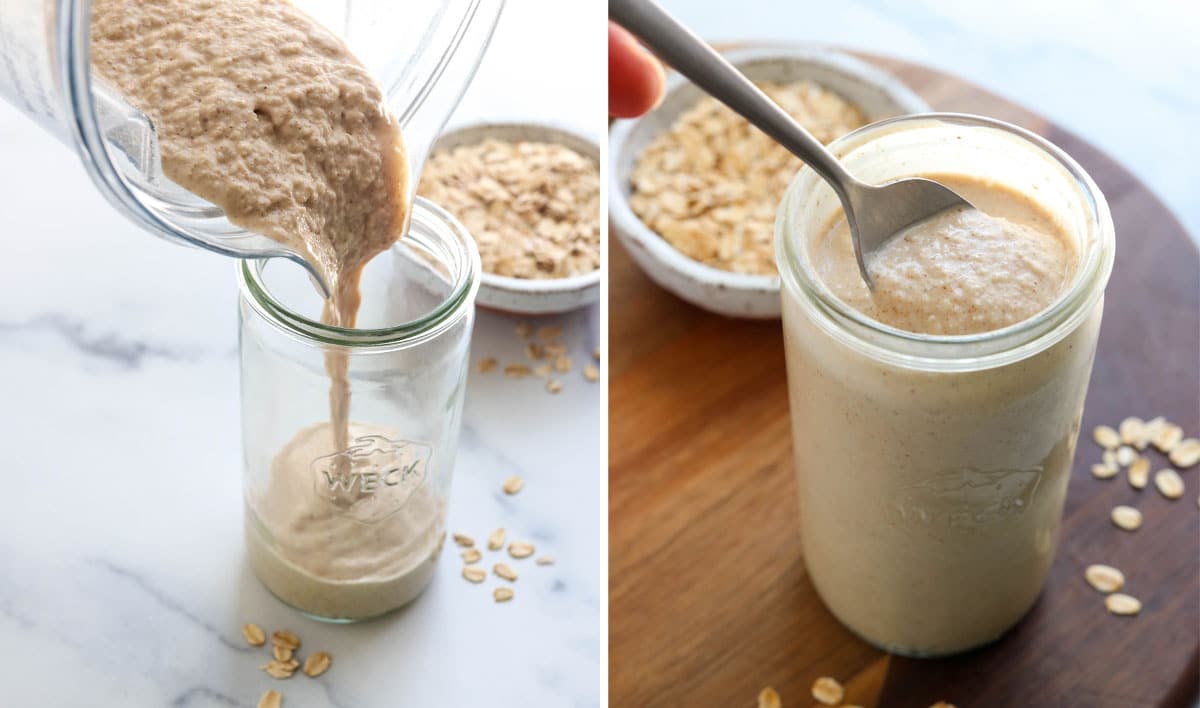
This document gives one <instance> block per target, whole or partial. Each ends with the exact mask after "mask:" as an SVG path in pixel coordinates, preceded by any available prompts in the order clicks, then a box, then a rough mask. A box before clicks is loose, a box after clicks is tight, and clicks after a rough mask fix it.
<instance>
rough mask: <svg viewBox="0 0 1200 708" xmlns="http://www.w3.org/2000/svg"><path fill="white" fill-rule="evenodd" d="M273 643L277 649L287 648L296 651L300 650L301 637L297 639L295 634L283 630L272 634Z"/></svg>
mask: <svg viewBox="0 0 1200 708" xmlns="http://www.w3.org/2000/svg"><path fill="white" fill-rule="evenodd" d="M271 643H272V644H274V645H275V646H277V647H287V648H288V649H292V650H295V649H299V648H300V637H297V636H296V635H295V633H293V632H291V631H289V630H286V629H281V630H279V631H278V632H274V633H273V634H271Z"/></svg>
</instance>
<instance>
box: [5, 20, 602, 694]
mask: <svg viewBox="0 0 1200 708" xmlns="http://www.w3.org/2000/svg"><path fill="white" fill-rule="evenodd" d="M553 5H554V4H553V3H552V2H548V1H547V2H537V3H534V2H529V3H528V4H525V3H524V0H523V2H522V3H510V8H509V11H508V16H506V17H505V18H503V20H502V21H501V25H500V28H499V30H498V32H497V35H496V38H495V41H494V44H493V51H492V53H491V54H490V55H489V57H488V60H487V62H488V63H487V64H486V65H485V67H484V68H483V69H482V70H481V72H480V74H479V81H480V82H482V83H478V82H477V86H476V87H475V88H472V89H471V91H470V94H469V95H468V97H467V99H468V100H467V101H466V102H465V103H464V104H463V107H462V109H461V110H460V111H459V113H457V114H456V115H455V117H454V122H456V123H463V122H470V121H472V120H479V119H483V118H492V117H521V118H532V119H538V120H553V121H555V122H558V123H559V124H564V125H567V126H569V127H574V128H576V129H577V130H579V131H581V132H585V133H590V134H592V135H593V136H594V137H597V138H599V137H600V136H602V134H603V130H604V127H603V123H602V122H600V121H597V120H596V116H601V115H603V113H602V112H601V111H603V103H604V100H605V97H604V95H603V93H602V89H601V88H600V87H601V86H603V80H602V76H603V74H602V73H599V72H602V71H603V69H602V65H599V64H597V66H596V72H597V74H596V75H595V76H594V77H593V81H592V84H591V86H590V87H589V86H587V85H585V84H583V83H580V82H579V81H578V77H577V76H575V75H572V77H571V78H572V79H573V83H572V84H571V85H570V86H567V75H568V71H569V67H561V68H555V67H549V68H547V67H542V66H540V65H539V64H538V63H537V62H539V61H540V59H539V58H538V57H537V56H535V55H534V54H533V53H532V52H530V51H528V50H527V49H526V48H525V44H527V42H525V41H524V40H523V39H522V36H521V32H522V29H523V28H524V27H527V26H528V23H529V22H530V21H532V20H531V16H536V19H537V21H545V22H554V23H555V26H556V27H558V28H559V31H560V32H562V33H563V34H561V35H556V38H555V40H554V41H556V42H560V43H561V42H568V41H570V37H571V36H572V32H574V33H576V34H575V38H576V40H575V41H578V36H579V33H581V32H583V33H591V34H593V35H595V42H594V47H589V48H588V51H594V52H597V53H599V52H602V51H603V44H602V42H603V37H602V35H600V34H599V33H598V32H596V31H595V30H594V29H593V28H594V27H595V26H596V25H597V24H598V23H599V21H600V17H599V12H597V15H598V16H597V17H596V18H578V19H572V18H571V17H569V16H568V15H570V14H571V13H570V11H569V10H565V9H564V10H562V11H559V12H558V13H557V16H556V15H555V8H554V7H553ZM585 20H587V22H588V25H587V27H586V29H585V28H584V24H585ZM597 56H600V54H597ZM526 67H528V69H527V68H526ZM525 70H528V71H541V72H543V73H545V72H546V71H549V72H550V74H549V76H550V77H551V79H552V80H560V82H561V83H562V84H563V86H564V88H562V89H561V90H562V91H564V92H567V94H568V99H569V98H571V96H570V92H571V91H574V92H575V94H576V95H575V96H574V98H576V99H577V100H574V101H571V100H567V101H565V102H563V103H559V102H558V101H555V102H553V103H551V102H550V101H548V100H543V101H541V103H537V102H531V103H528V104H525V105H524V108H523V110H518V107H519V106H520V103H519V102H518V103H504V104H503V105H501V104H500V103H498V102H497V100H495V99H494V98H493V97H494V96H496V95H498V94H500V93H502V92H501V91H500V90H499V89H497V87H496V85H495V82H497V81H499V80H501V79H503V77H505V76H507V75H511V74H512V73H514V72H517V71H525ZM554 71H559V72H560V73H559V74H558V75H555V74H554V73H553V72H554ZM560 98H561V97H560ZM514 100H518V101H519V96H517V97H516V98H515V99H514ZM563 105H566V106H569V109H568V110H565V111H557V110H555V108H556V107H559V106H563ZM492 109H496V110H492ZM497 114H499V115H497ZM0 156H3V166H4V167H3V169H0V213H2V214H3V215H4V225H5V229H4V237H3V239H2V241H0V243H2V244H3V245H2V246H0V248H2V249H3V250H2V252H3V257H0V282H2V283H3V284H4V285H3V288H4V294H5V296H4V297H3V298H0V396H2V397H0V401H2V403H0V454H3V456H4V458H6V465H5V468H6V470H7V474H6V477H5V487H6V488H5V492H4V498H5V500H6V504H5V510H4V511H3V513H0V656H3V657H4V662H3V664H2V668H0V681H2V682H3V685H4V687H3V690H2V691H0V694H2V695H3V699H0V703H3V704H4V705H12V706H18V705H23V706H29V705H39V706H51V707H55V708H57V707H67V706H71V707H75V706H88V707H91V706H122V707H129V708H135V707H139V708H140V707H141V706H177V707H186V708H208V707H210V706H254V705H256V704H257V701H258V699H259V697H260V696H261V695H262V693H263V692H264V691H265V690H267V689H268V688H274V689H277V690H280V691H281V692H282V693H284V695H285V698H286V702H285V705H286V706H305V707H316V708H321V707H325V706H340V707H346V708H350V707H353V708H370V707H372V706H379V707H381V708H382V707H387V708H394V707H395V706H400V705H404V706H495V707H497V708H506V707H510V706H511V707H514V708H516V707H520V708H525V707H528V706H572V707H574V706H578V707H580V708H586V707H590V706H598V705H600V701H601V698H600V697H601V690H602V689H601V677H602V664H603V658H604V655H605V654H604V649H603V646H604V644H603V641H602V637H601V632H602V626H601V623H600V616H601V611H602V608H603V605H604V587H605V582H604V581H605V579H604V577H603V568H604V565H603V563H602V558H603V549H604V548H605V545H604V541H603V528H604V519H605V515H604V512H603V508H604V507H603V503H604V502H603V500H604V499H605V495H606V488H605V482H604V479H605V478H604V473H603V470H602V468H601V437H600V430H601V410H602V404H601V401H602V391H603V390H604V389H603V388H602V386H601V385H599V384H592V383H588V382H586V381H584V380H583V378H582V377H581V376H580V374H579V372H578V368H577V369H576V371H575V372H573V373H572V374H571V375H568V376H565V377H564V381H565V383H566V387H565V389H564V390H563V391H562V393H560V394H558V395H550V394H548V393H547V392H546V391H545V390H544V389H543V388H542V385H541V382H540V381H536V380H523V381H520V380H513V379H509V378H505V377H504V376H502V375H501V374H500V372H493V373H490V374H486V375H480V374H478V373H475V372H474V371H473V372H472V374H471V377H470V381H469V384H468V387H467V392H466V408H465V414H464V423H463V433H462V439H461V446H460V450H459V455H458V461H457V465H456V471H455V478H454V483H453V487H452V492H451V500H450V509H449V530H451V531H457V530H461V531H465V532H468V533H471V534H473V535H474V536H475V537H476V538H477V539H482V538H483V537H484V536H485V535H486V534H487V532H488V531H490V530H491V529H492V528H494V527H497V526H504V527H506V528H508V529H509V531H510V533H512V534H515V535H519V536H521V537H527V538H529V539H531V540H533V541H535V542H536V543H537V546H538V550H539V553H542V552H546V553H549V554H552V555H553V556H554V557H555V558H556V559H557V561H558V562H557V565H554V566H550V567H536V566H534V565H533V563H532V561H531V560H530V561H522V562H520V563H521V565H520V566H519V567H518V570H519V572H521V578H520V580H518V581H517V583H516V585H515V586H514V587H515V589H516V593H517V594H516V597H515V599H514V600H513V601H512V602H510V603H507V604H504V605H497V604H496V603H495V602H494V601H493V600H492V597H491V588H492V586H493V585H495V583H494V582H492V581H489V582H487V583H485V584H483V585H473V584H470V583H468V582H466V581H465V580H463V579H462V578H461V576H460V575H459V573H460V571H461V568H462V563H461V561H460V560H459V559H458V557H457V549H455V548H454V547H453V544H452V543H447V547H446V553H445V554H444V555H443V559H442V563H441V564H440V566H439V567H438V570H437V573H436V577H435V578H434V581H433V583H432V585H431V586H430V587H429V589H428V591H427V592H426V593H425V594H424V595H423V596H422V597H420V598H419V599H418V600H417V601H416V602H415V603H414V604H413V605H411V606H410V607H409V608H407V609H405V610H402V611H401V612H399V613H396V614H393V615H391V616H388V617H385V618H383V619H380V620H376V621H373V622H369V623H365V624H362V625H354V626H334V625H324V624H321V623H318V622H314V621H311V620H308V619H305V618H303V617H301V616H300V615H298V614H297V613H296V612H294V611H292V610H290V609H288V608H286V607H284V606H283V605H281V604H280V603H279V602H277V601H276V600H274V599H273V598H272V597H271V596H270V595H268V593H267V591H266V590H265V589H263V587H262V586H261V585H260V584H259V583H258V582H257V580H256V579H255V578H254V576H253V574H252V573H251V572H250V570H249V568H248V566H247V564H246V562H245V561H244V559H243V552H242V531H241V528H242V527H241V524H242V518H241V515H242V506H241V463H240V459H241V458H240V426H239V410H238V383H237V330H236V302H237V292H236V284H235V279H234V263H233V262H232V261H230V260H228V259H225V258H222V257H219V256H216V255H212V254H208V253H203V252H200V251H195V250H189V249H185V248H181V247H178V246H175V245H170V244H167V243H165V242H162V241H157V240H155V239H152V238H150V237H148V236H147V235H146V234H144V233H142V232H140V231H138V230H136V229H135V228H133V227H132V226H130V225H129V224H128V223H127V222H126V221H125V220H124V219H123V218H122V217H121V216H119V215H118V214H116V213H115V212H114V211H113V210H112V209H111V208H110V207H109V206H108V205H107V203H105V202H104V201H103V200H102V198H101V197H100V196H99V195H98V194H97V193H96V192H95V190H94V189H93V188H92V185H91V184H90V183H89V181H88V178H87V177H86V175H85V174H84V172H83V170H82V169H81V168H80V166H79V164H78V158H76V157H75V156H74V155H73V154H72V153H71V152H70V151H69V150H67V149H66V148H64V147H63V146H62V145H60V144H58V143H56V142H55V141H54V140H53V139H52V138H50V137H49V136H48V135H46V134H44V133H43V132H42V131H41V130H39V129H38V128H37V127H36V126H34V125H33V124H32V123H30V122H28V121H26V120H25V119H24V118H22V117H21V116H19V115H18V114H17V113H16V112H15V111H13V110H12V109H11V108H9V107H8V106H7V105H3V104H0ZM549 323H559V324H562V325H563V326H564V330H565V334H564V339H565V340H566V341H568V342H570V344H571V346H572V350H573V351H574V352H577V353H580V355H577V357H576V359H577V361H578V360H581V359H583V358H584V356H582V353H583V352H591V351H592V349H593V347H595V346H596V345H597V344H598V343H599V342H598V341H597V338H598V333H599V331H600V323H599V312H598V308H595V307H593V308H591V309H589V310H584V311H580V312H576V313H574V314H572V315H569V316H563V317H557V318H551V319H548V320H544V321H539V322H538V324H549ZM515 324H516V320H515V319H512V318H509V317H503V316H498V315H494V314H487V313H481V315H480V316H479V318H478V320H477V323H476V329H475V334H474V339H473V342H472V358H473V360H478V359H479V358H482V357H485V356H495V357H498V358H500V360H501V362H502V363H504V362H509V361H519V360H521V359H523V357H524V354H523V349H522V345H521V343H520V342H519V340H518V338H517V336H516V334H515V333H514V326H515ZM577 367H578V364H577ZM516 472H519V473H520V474H521V475H522V476H523V477H524V478H525V480H526V487H525V489H524V490H523V491H522V492H521V493H520V494H518V495H516V496H513V497H508V496H505V495H504V494H503V493H502V492H501V490H500V485H501V483H502V481H503V480H504V479H505V478H506V477H507V476H508V475H509V474H512V473H516ZM514 565H516V564H514ZM244 622H256V623H258V624H260V625H261V626H263V627H264V628H266V629H268V631H269V630H271V629H277V628H282V627H288V628H291V629H292V630H294V631H295V632H297V633H298V634H299V635H300V636H301V638H302V639H303V641H304V647H305V649H307V650H313V651H315V650H321V649H323V650H326V651H329V652H330V653H331V654H333V656H334V665H333V668H332V669H331V670H330V671H329V672H328V673H327V674H325V675H324V676H322V677H321V678H320V679H318V680H311V679H308V678H306V677H304V676H299V675H298V676H296V677H294V678H292V679H291V680H289V681H276V680H274V679H271V678H269V677H268V676H267V675H266V674H265V673H263V672H262V671H260V670H259V668H258V667H259V666H260V665H261V664H263V663H265V656H266V654H265V650H261V649H259V650H251V649H250V648H249V647H247V646H246V645H245V643H244V642H243V640H242V638H241V634H240V627H241V625H242V623H244ZM303 653H305V652H302V654H303Z"/></svg>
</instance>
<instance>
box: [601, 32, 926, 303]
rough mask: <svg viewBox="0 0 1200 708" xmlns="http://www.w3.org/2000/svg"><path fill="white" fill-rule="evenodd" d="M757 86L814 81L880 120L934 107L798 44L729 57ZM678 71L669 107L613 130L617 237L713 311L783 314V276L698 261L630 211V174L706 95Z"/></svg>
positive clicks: (660, 279) (843, 58) (665, 283)
mask: <svg viewBox="0 0 1200 708" xmlns="http://www.w3.org/2000/svg"><path fill="white" fill-rule="evenodd" d="M724 54H725V56H726V57H727V58H728V59H729V60H730V61H731V62H733V64H734V65H735V66H737V67H738V68H739V69H741V70H742V72H743V73H745V74H746V75H747V76H749V77H750V78H751V79H755V80H757V81H781V82H789V81H800V80H803V79H808V80H811V81H813V82H815V83H818V84H820V85H822V86H825V87H826V88H828V89H830V90H832V91H834V92H836V93H838V94H840V95H841V96H843V97H844V98H846V99H847V100H849V101H850V102H852V103H854V104H856V105H858V107H859V108H861V109H862V111H863V113H865V114H866V116H867V120H868V121H870V122H874V121H877V120H882V119H884V118H891V117H893V116H897V115H904V114H908V113H924V112H927V111H928V110H929V106H928V105H927V104H926V103H925V102H924V101H922V100H921V99H920V98H919V97H918V96H917V95H916V94H915V93H913V92H912V91H911V90H910V89H909V88H908V87H907V86H905V85H904V84H902V83H900V82H899V81H897V80H896V79H894V78H892V77H891V76H889V75H888V74H886V73H884V72H883V71H881V70H880V69H877V68H875V67H873V66H870V65H868V64H866V63H864V62H862V61H859V60H858V59H855V58H854V57H851V56H848V55H845V54H840V53H837V52H832V51H828V50H820V49H804V48H798V47H796V48H792V47H773V48H754V49H739V50H733V51H728V52H725V53H724ZM701 95H702V94H701V92H700V89H698V88H696V87H695V86H694V85H692V83H691V82H689V81H687V80H686V79H684V78H683V77H681V76H679V75H678V74H674V75H672V76H671V78H670V80H669V81H668V83H667V95H666V98H665V99H664V100H663V102H662V104H661V105H660V106H659V107H658V108H656V109H654V110H653V111H651V112H650V113H648V114H647V115H644V116H642V117H641V118H637V119H635V120H620V121H616V122H615V123H613V125H612V129H611V130H610V132H609V141H608V146H609V150H608V154H609V165H610V166H609V171H608V175H609V176H608V185H609V192H608V194H609V197H608V212H609V226H610V229H609V231H610V233H612V234H615V235H616V237H617V238H619V239H620V240H621V243H622V244H623V245H624V246H625V248H626V250H628V251H629V254H630V255H631V256H632V257H633V260H634V261H635V262H637V264H638V266H639V267H641V269H642V270H643V271H645V272H646V274H647V275H649V276H650V278H651V279H652V280H654V282H656V283H658V284H659V285H661V286H662V287H664V288H666V289H667V290H670V291H671V292H673V293H675V294H676V295H678V296H679V297H681V298H683V299H684V300H687V301H688V302H691V303H693V304H695V305H698V306H699V307H703V308H704V309H706V310H710V311H712V312H716V313H718V314H722V315H729V316H731V317H746V318H759V319H770V318H775V317H779V277H778V276H767V275H747V274H745V273H733V272H730V271H726V270H721V269H719V268H714V267H712V266H708V265H705V264H703V263H700V262H699V261H695V260H692V259H691V258H688V257H687V256H685V255H683V253H681V252H679V251H678V250H676V249H675V248H674V247H673V246H671V245H670V244H669V243H667V242H666V241H665V240H663V239H662V237H660V236H659V235H658V234H656V233H654V231H652V230H651V229H650V228H649V227H648V226H646V224H644V223H643V222H642V221H641V220H640V219H638V217H637V216H636V215H634V213H633V210H632V209H631V208H630V207H629V193H630V186H629V176H630V174H631V173H632V172H633V165H634V161H635V160H636V159H637V156H638V154H639V153H640V152H641V151H642V150H643V149H644V148H645V147H646V145H648V144H649V143H650V141H651V140H653V139H654V138H655V137H656V136H657V135H658V134H659V133H662V132H663V131H665V130H666V129H667V128H669V127H670V126H671V124H672V123H674V122H675V119H676V118H678V117H679V115H680V114H681V113H683V112H684V111H685V110H687V109H688V108H690V107H691V106H693V105H694V104H695V103H696V101H697V100H699V98H700V96H701Z"/></svg>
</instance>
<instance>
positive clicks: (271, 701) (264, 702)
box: [258, 691, 283, 708]
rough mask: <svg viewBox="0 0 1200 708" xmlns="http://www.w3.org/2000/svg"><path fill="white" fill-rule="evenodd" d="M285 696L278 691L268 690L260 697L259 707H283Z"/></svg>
mask: <svg viewBox="0 0 1200 708" xmlns="http://www.w3.org/2000/svg"><path fill="white" fill-rule="evenodd" d="M282 706H283V696H282V695H280V693H279V692H278V691H267V692H266V693H264V694H263V695H262V698H260V699H258V708H282Z"/></svg>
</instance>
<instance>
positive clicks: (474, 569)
mask: <svg viewBox="0 0 1200 708" xmlns="http://www.w3.org/2000/svg"><path fill="white" fill-rule="evenodd" d="M462 575H463V577H464V578H466V579H467V580H470V581H471V582H473V583H482V582H483V581H484V580H486V579H487V571H486V570H484V569H483V568H480V567H479V566H477V565H468V566H467V567H466V568H463V572H462Z"/></svg>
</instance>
